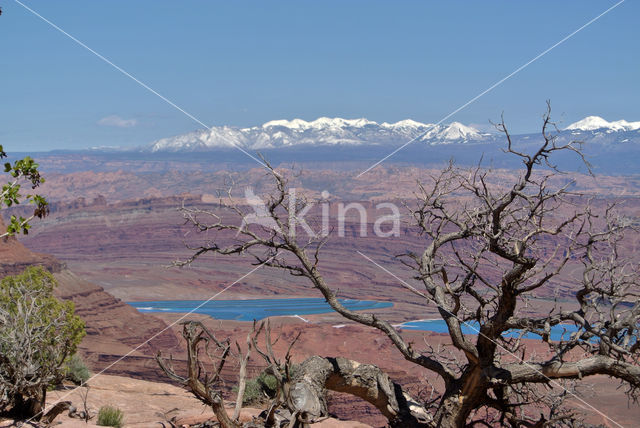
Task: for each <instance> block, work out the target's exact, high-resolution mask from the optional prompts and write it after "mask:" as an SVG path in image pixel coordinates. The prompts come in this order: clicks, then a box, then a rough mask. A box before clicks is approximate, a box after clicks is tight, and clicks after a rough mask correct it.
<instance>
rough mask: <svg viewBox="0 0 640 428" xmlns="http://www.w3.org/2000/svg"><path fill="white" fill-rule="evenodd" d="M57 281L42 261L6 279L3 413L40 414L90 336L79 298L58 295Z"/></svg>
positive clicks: (0, 378) (1, 309)
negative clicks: (55, 292)
mask: <svg viewBox="0 0 640 428" xmlns="http://www.w3.org/2000/svg"><path fill="white" fill-rule="evenodd" d="M55 286H56V280H55V278H54V277H53V275H51V274H50V273H49V272H47V271H45V270H44V269H42V268H40V267H38V268H35V267H32V268H28V269H26V270H25V271H24V273H22V274H20V275H16V276H7V277H5V278H3V279H2V281H0V414H3V413H9V414H11V415H12V416H16V417H28V418H32V417H35V418H39V417H40V416H41V410H42V409H43V406H44V402H45V399H46V391H47V388H48V387H49V386H50V385H55V384H57V383H59V382H60V381H61V380H62V379H63V378H64V376H65V363H66V361H67V360H68V358H69V356H70V355H73V354H74V353H75V350H76V347H77V345H78V343H79V342H80V340H81V339H82V337H83V336H84V323H83V321H82V320H81V319H80V318H79V317H78V316H76V315H75V314H74V305H73V302H68V301H67V302H63V301H60V300H58V299H57V298H56V297H55V296H54V295H53V290H54V288H55Z"/></svg>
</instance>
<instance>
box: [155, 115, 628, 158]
mask: <svg viewBox="0 0 640 428" xmlns="http://www.w3.org/2000/svg"><path fill="white" fill-rule="evenodd" d="M628 133H631V135H627V134H628ZM609 134H611V135H609ZM636 134H637V135H636ZM561 136H566V137H567V138H576V139H582V140H585V141H586V140H598V141H605V140H606V142H607V143H610V142H616V141H630V138H631V139H632V140H634V141H636V140H637V141H639V142H640V122H627V121H626V120H618V121H614V122H608V121H606V120H605V119H603V118H601V117H598V116H589V117H586V118H584V119H582V120H580V121H578V122H575V123H572V124H571V125H569V126H567V127H566V128H565V130H564V131H563V132H561ZM603 136H605V137H606V138H604V137H603ZM623 137H624V138H623ZM495 138H496V135H495V134H489V133H485V132H481V131H480V130H478V129H476V128H473V127H471V126H466V125H463V124H461V123H458V122H452V123H450V124H448V125H444V124H428V123H420V122H416V121H414V120H411V119H407V120H402V121H399V122H395V123H387V122H383V123H377V122H373V121H370V120H367V119H364V118H362V119H342V118H328V117H321V118H319V119H316V120H313V121H310V122H307V121H305V120H302V119H293V120H273V121H270V122H267V123H265V124H263V125H261V126H254V127H251V128H236V127H229V126H219V127H213V128H211V129H208V130H199V131H194V132H189V133H186V134H182V135H178V136H175V137H169V138H163V139H160V140H157V141H154V142H153V143H151V144H150V145H149V146H147V147H146V150H149V151H152V152H182V151H202V150H210V149H218V148H230V147H234V146H235V147H238V146H239V147H243V148H245V149H248V150H263V149H278V148H287V147H293V146H301V145H304V146H338V145H339V146H343V147H344V146H348V147H354V146H363V145H369V146H371V145H373V146H387V145H398V144H403V143H406V142H408V141H412V140H416V141H415V142H416V143H418V142H422V143H425V144H428V145H431V146H436V145H442V144H452V143H462V144H464V143H481V142H490V141H493V140H494V139H495Z"/></svg>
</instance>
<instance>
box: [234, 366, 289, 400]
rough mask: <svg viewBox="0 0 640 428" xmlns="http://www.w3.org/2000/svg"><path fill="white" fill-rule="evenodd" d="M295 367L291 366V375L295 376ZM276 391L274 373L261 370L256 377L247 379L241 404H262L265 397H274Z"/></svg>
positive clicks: (276, 384) (276, 381)
mask: <svg viewBox="0 0 640 428" xmlns="http://www.w3.org/2000/svg"><path fill="white" fill-rule="evenodd" d="M297 369H298V367H297V366H296V365H292V366H291V376H293V377H295V373H296V371H297ZM234 390H235V391H236V392H237V388H234ZM277 392H278V380H277V379H276V377H275V376H274V375H272V374H269V373H267V372H266V371H263V372H261V373H260V374H259V375H258V376H257V377H255V378H253V379H247V383H246V385H245V389H244V396H243V397H242V404H243V405H245V406H247V405H255V404H262V403H264V402H265V401H266V400H267V399H271V398H274V397H275V396H276V394H277Z"/></svg>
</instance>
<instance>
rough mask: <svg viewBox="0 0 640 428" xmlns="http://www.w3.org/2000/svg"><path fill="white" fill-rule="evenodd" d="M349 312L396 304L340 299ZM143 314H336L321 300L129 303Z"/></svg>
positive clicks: (246, 317) (242, 318)
mask: <svg viewBox="0 0 640 428" xmlns="http://www.w3.org/2000/svg"><path fill="white" fill-rule="evenodd" d="M340 302H342V304H343V305H344V306H345V307H347V308H348V309H351V310H354V311H361V310H367V309H380V308H390V307H391V306H393V303H389V302H378V301H375V300H355V299H340ZM128 303H129V304H130V305H131V306H133V307H134V308H136V309H138V310H139V311H140V312H178V313H187V312H194V313H198V314H204V315H209V316H210V317H212V318H216V319H221V320H236V321H253V320H254V319H255V320H261V319H264V318H268V317H275V316H287V315H288V316H292V315H310V314H325V313H329V312H333V309H331V306H329V304H328V303H327V302H325V300H324V299H322V298H296V299H248V300H211V301H209V302H206V301H204V300H161V301H149V302H128Z"/></svg>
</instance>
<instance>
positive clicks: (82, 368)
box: [65, 354, 91, 385]
mask: <svg viewBox="0 0 640 428" xmlns="http://www.w3.org/2000/svg"><path fill="white" fill-rule="evenodd" d="M65 370H66V373H65V379H67V380H70V381H71V382H73V383H75V384H76V385H81V384H83V383H85V382H86V381H87V380H89V378H90V377H91V372H90V371H89V368H88V367H87V365H86V364H85V363H84V361H83V360H82V357H80V355H78V354H73V356H72V357H71V358H70V359H69V361H67V365H66V366H65Z"/></svg>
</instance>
